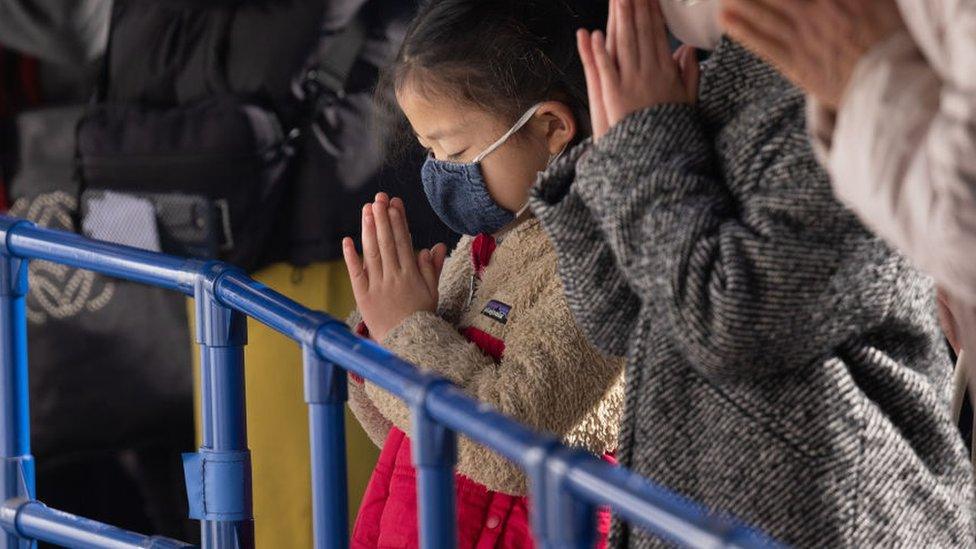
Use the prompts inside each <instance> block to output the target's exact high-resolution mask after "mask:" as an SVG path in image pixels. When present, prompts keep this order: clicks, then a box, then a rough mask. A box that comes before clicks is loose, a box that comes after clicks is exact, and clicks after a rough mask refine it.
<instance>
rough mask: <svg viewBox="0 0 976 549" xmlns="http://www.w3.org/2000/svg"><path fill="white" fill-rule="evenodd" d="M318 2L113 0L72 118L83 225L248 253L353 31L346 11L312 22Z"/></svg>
mask: <svg viewBox="0 0 976 549" xmlns="http://www.w3.org/2000/svg"><path fill="white" fill-rule="evenodd" d="M362 3H363V2H362V1H360V2H359V4H362ZM352 4H355V3H354V2H353V3H352ZM325 5H326V3H325V2H324V1H323V0H281V1H276V2H267V1H228V0H224V1H219V0H209V1H203V0H197V1H195V2H186V1H178V0H153V1H148V0H117V2H116V4H115V6H114V8H113V19H112V30H111V34H110V38H109V49H108V54H107V55H106V60H105V68H104V77H103V79H102V83H101V85H100V90H99V92H98V95H97V97H96V101H95V102H94V103H93V104H92V105H91V106H90V107H89V108H88V111H87V113H86V114H85V116H84V117H83V119H82V120H81V122H80V123H79V125H78V140H77V141H78V154H77V157H78V158H77V160H78V172H79V176H80V181H81V200H80V203H81V217H82V223H81V225H82V228H83V230H84V232H85V233H86V234H87V235H89V236H91V237H94V238H98V239H101V240H108V241H112V242H118V243H122V244H129V245H133V246H137V247H141V248H146V249H153V250H158V251H163V252H167V253H172V254H176V255H182V256H193V257H198V258H220V259H224V260H226V261H229V262H231V263H234V264H236V265H238V266H241V267H244V268H246V269H249V270H253V269H256V268H258V267H260V266H262V263H263V261H264V258H265V257H266V256H267V255H268V254H267V253H266V248H267V246H268V243H269V238H270V236H271V235H272V231H273V230H274V227H275V225H276V223H279V222H280V220H279V215H280V212H281V210H282V209H283V201H284V200H286V199H285V197H286V196H287V195H288V192H289V191H288V186H289V181H290V180H291V173H292V171H293V164H294V162H293V159H294V157H295V156H296V151H297V150H300V149H301V144H300V142H301V140H302V139H303V138H304V137H305V134H307V133H309V131H310V128H311V122H312V119H313V118H314V116H315V114H316V113H317V112H320V111H321V110H322V104H323V103H327V102H331V101H336V100H338V99H341V98H342V95H343V93H344V89H345V85H346V82H347V79H348V78H349V75H350V72H351V70H352V67H353V65H354V62H355V59H356V57H357V55H358V53H359V51H360V49H361V48H362V46H363V43H364V41H365V37H366V29H365V24H364V23H363V21H362V19H361V17H357V16H351V17H350V18H349V20H348V22H346V23H345V24H343V25H342V27H341V28H334V29H327V28H324V27H323V18H324V15H325ZM350 15H352V14H350Z"/></svg>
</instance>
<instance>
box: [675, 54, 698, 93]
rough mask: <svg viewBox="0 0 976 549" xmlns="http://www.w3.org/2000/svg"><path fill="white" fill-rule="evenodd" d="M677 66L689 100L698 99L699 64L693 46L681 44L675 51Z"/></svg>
mask: <svg viewBox="0 0 976 549" xmlns="http://www.w3.org/2000/svg"><path fill="white" fill-rule="evenodd" d="M676 55H677V57H678V66H679V67H680V68H681V80H682V81H683V82H684V84H685V91H686V92H687V93H688V99H689V100H690V101H691V102H697V101H698V83H699V81H700V80H701V66H700V65H699V64H698V56H697V55H696V53H695V48H693V47H691V46H681V47H680V48H678V51H677V53H676Z"/></svg>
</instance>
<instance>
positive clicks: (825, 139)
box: [809, 0, 976, 303]
mask: <svg viewBox="0 0 976 549" xmlns="http://www.w3.org/2000/svg"><path fill="white" fill-rule="evenodd" d="M929 2H931V4H930V3H929ZM915 4H918V5H917V6H914V5H913V4H912V3H911V2H902V10H903V12H905V14H904V15H905V19H906V22H908V23H909V25H910V26H911V27H912V34H909V33H908V32H905V33H902V34H900V35H898V36H895V37H893V38H891V39H889V40H888V41H886V42H885V43H883V44H881V45H880V46H878V47H876V48H875V49H874V50H872V51H871V52H869V53H868V54H867V55H866V56H865V58H864V59H862V61H861V62H860V63H859V65H858V67H857V69H856V71H855V73H854V76H853V78H852V81H851V84H850V87H849V88H848V91H847V93H846V95H845V97H844V102H843V105H842V107H841V110H840V112H838V113H836V115H835V116H834V115H833V114H832V113H829V112H825V111H824V110H823V109H821V108H819V107H818V106H817V105H816V104H812V105H811V109H810V111H811V113H810V120H809V122H810V127H811V128H810V129H811V134H812V136H813V140H814V145H815V147H816V148H818V150H819V152H821V154H822V158H824V159H825V160H826V163H827V165H828V167H829V169H830V171H831V173H832V175H833V180H834V183H833V184H834V189H835V191H836V194H837V196H838V197H839V198H840V199H841V200H842V201H843V202H844V203H845V204H847V205H848V206H849V207H850V208H852V209H853V210H854V211H855V212H857V213H858V214H859V216H860V217H861V219H862V220H863V221H864V222H865V223H866V224H867V225H868V226H869V227H870V228H871V229H872V230H874V231H875V232H876V233H878V234H879V235H880V236H882V237H883V238H885V239H886V240H887V241H888V242H890V243H891V244H893V245H894V246H896V247H898V248H900V249H901V250H902V251H903V252H905V253H906V255H908V256H909V257H910V258H912V259H913V260H914V261H915V262H916V263H917V264H918V265H919V266H921V267H922V268H924V269H926V270H927V271H928V272H929V273H931V274H932V275H933V276H935V277H936V279H937V280H938V281H939V282H940V283H941V284H942V285H943V286H945V287H946V288H947V289H948V290H949V291H950V292H951V293H953V294H955V295H957V296H959V297H960V298H963V299H965V300H966V301H968V302H970V303H976V261H972V259H971V257H970V256H971V250H973V249H974V248H976V55H974V52H976V2H972V1H969V0H966V1H963V0H926V2H915ZM940 21H945V22H947V23H942V22H940Z"/></svg>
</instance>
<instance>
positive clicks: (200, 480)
mask: <svg viewBox="0 0 976 549" xmlns="http://www.w3.org/2000/svg"><path fill="white" fill-rule="evenodd" d="M31 259H43V260H47V261H52V262H56V263H61V264H65V265H69V266H73V267H77V268H82V269H89V270H92V271H95V272H98V273H101V274H104V275H108V276H114V277H118V278H123V279H126V280H131V281H135V282H140V283H144V284H150V285H153V286H158V287H161V288H167V289H170V290H174V291H179V292H182V293H184V294H186V295H189V296H192V297H193V298H194V299H195V303H196V317H197V334H196V338H197V342H198V343H199V344H200V349H201V356H202V368H201V389H202V390H201V401H202V402H201V408H202V415H203V445H202V446H201V448H200V449H199V451H198V452H197V453H194V454H186V455H184V465H185V469H186V477H187V495H188V499H189V502H190V514H191V517H192V518H196V519H199V520H200V521H201V539H202V545H203V547H206V548H215V547H219V548H236V547H244V548H248V547H253V544H254V541H253V540H254V537H253V519H252V515H251V489H250V478H251V477H250V454H249V452H248V449H247V426H246V421H245V407H244V394H245V392H244V371H243V369H244V360H243V346H244V344H245V340H246V334H247V329H246V322H247V318H248V317H251V318H254V319H255V320H257V321H259V322H261V323H263V324H266V325H268V326H269V327H271V328H273V329H274V330H277V331H278V332H281V333H282V334H284V335H286V336H288V337H290V338H291V339H293V340H295V341H296V342H297V343H298V344H300V345H301V346H302V349H303V356H304V383H305V400H306V402H307V403H308V406H309V429H310V431H311V463H312V492H313V494H312V496H313V497H312V501H313V530H314V539H315V546H316V547H317V548H324V547H328V548H333V547H336V548H338V547H346V546H347V545H348V530H347V516H348V509H347V505H346V463H345V432H344V424H343V417H344V416H343V414H344V409H345V401H346V375H345V372H346V371H350V372H353V373H355V374H358V375H360V376H362V377H363V378H365V379H367V380H369V381H371V382H373V383H375V384H377V385H379V386H380V387H382V388H383V389H386V390H387V391H389V392H390V393H392V394H394V395H396V396H398V397H399V398H401V399H403V400H404V401H405V402H406V403H407V404H408V405H409V406H410V408H411V410H412V417H413V436H412V441H413V458H414V464H415V466H416V467H417V469H418V497H419V513H420V526H421V534H420V535H421V540H420V541H421V546H422V547H424V548H426V549H433V548H437V549H440V548H446V547H453V546H454V545H455V543H456V537H455V536H456V531H455V512H454V474H453V467H454V464H455V460H456V449H457V438H456V437H457V434H462V435H464V436H466V437H468V438H470V439H471V440H473V441H475V442H477V443H480V444H483V445H485V446H487V447H489V448H491V449H492V450H494V451H496V452H498V453H499V454H501V455H503V456H505V457H507V458H508V459H510V460H512V461H513V462H514V463H516V464H517V465H519V466H520V467H521V468H523V469H524V470H525V471H526V473H527V474H528V477H529V479H530V488H531V496H532V498H533V499H532V502H533V503H532V524H533V531H534V534H535V536H536V540H537V544H538V546H539V547H542V548H549V547H560V548H562V547H579V548H582V547H592V544H593V540H594V539H595V535H596V530H595V521H594V513H595V510H596V509H597V508H598V507H599V506H609V507H610V508H611V509H612V511H613V512H614V513H615V514H616V516H618V517H621V518H622V519H624V520H626V521H628V522H630V523H632V524H634V525H636V526H638V527H640V528H643V529H646V530H647V531H649V532H652V533H654V534H656V535H659V536H661V537H662V538H665V539H667V540H670V541H672V542H675V543H678V544H683V545H687V546H693V547H759V546H762V547H768V546H774V545H776V544H775V542H774V541H773V540H771V539H769V538H767V537H766V536H764V535H763V534H762V533H760V532H758V531H756V530H754V529H752V528H749V527H747V526H745V525H742V524H740V523H738V522H736V521H734V520H732V519H730V518H727V517H720V516H717V515H714V514H711V513H709V512H708V511H707V510H705V509H703V508H702V507H700V506H698V505H697V504H695V503H694V502H691V501H689V500H687V499H685V498H683V497H681V496H678V495H676V494H674V493H672V492H669V491H668V490H666V489H664V488H662V487H660V486H657V485H655V484H653V483H651V482H649V481H648V480H646V479H644V478H642V477H640V476H638V475H636V474H634V473H632V472H630V471H628V470H626V469H624V468H620V467H613V466H611V465H608V464H606V463H604V462H603V461H601V460H600V459H598V458H597V457H595V456H592V455H590V454H588V453H586V452H584V451H581V450H576V449H571V448H568V447H566V446H563V445H561V444H560V443H559V441H558V440H557V439H555V438H553V437H551V436H546V435H541V434H539V433H536V432H533V431H531V430H529V429H528V428H526V427H524V426H523V425H521V424H519V423H517V422H515V421H514V420H512V419H510V418H508V417H505V416H502V415H501V414H499V413H497V412H495V411H493V410H492V409H491V408H489V407H486V406H484V405H483V404H481V403H479V402H477V401H475V400H473V399H471V398H470V397H468V396H467V395H465V394H464V393H462V392H461V391H460V390H459V389H458V388H457V387H455V386H454V385H452V384H451V383H449V382H448V381H446V380H444V379H442V378H438V377H435V376H432V375H429V374H426V373H423V372H420V371H419V370H417V369H416V368H414V367H413V366H412V365H410V364H408V363H406V362H404V361H402V360H400V359H399V358H397V357H396V356H394V355H392V354H390V353H389V352H388V351H386V350H384V349H383V348H381V347H379V346H378V345H375V344H373V343H372V342H370V341H367V340H364V339H361V338H359V337H357V336H355V335H354V334H352V333H351V332H350V331H349V330H348V329H347V328H346V326H345V325H344V324H343V323H341V322H339V321H338V320H336V319H334V318H331V317H329V316H328V315H325V314H324V313H320V312H315V311H311V310H309V309H306V308H305V307H302V306H301V305H299V304H297V303H295V302H293V301H291V300H289V299H287V298H285V297H283V296H281V295H280V294H278V293H277V292H275V291H273V290H271V289H269V288H267V287H265V286H264V285H262V284H260V283H258V282H255V281H254V280H251V279H250V278H248V277H247V276H246V275H245V274H244V273H243V272H241V271H239V270H237V269H235V268H233V267H230V266H228V265H226V264H223V263H220V262H202V261H197V260H186V259H179V258H175V257H172V256H167V255H162V254H156V253H151V252H146V251H142V250H136V249H132V248H128V247H124V246H118V245H114V244H108V243H104V242H97V241H92V240H88V239H85V238H83V237H80V236H78V235H74V234H69V233H63V232H57V231H50V230H46V229H40V228H37V227H35V226H33V225H32V224H31V223H29V222H26V221H21V220H17V219H12V218H8V217H2V216H0V337H2V340H0V459H2V460H3V465H4V470H3V474H2V475H0V497H2V501H3V502H2V504H0V527H2V529H3V531H2V532H0V549H4V548H13V547H30V546H31V545H32V544H33V543H34V542H33V541H32V540H40V541H47V542H51V543H57V544H61V545H67V546H72V547H113V548H115V547H118V548H131V547H160V548H163V547H166V548H168V547H183V546H185V544H183V543H181V542H178V541H174V540H169V539H165V538H158V537H157V538H153V537H148V536H143V535H140V534H135V533H132V532H126V531H123V530H120V529H117V528H113V527H111V526H107V525H104V524H100V523H97V522H94V521H90V520H87V519H83V518H80V517H76V516H73V515H70V514H67V513H63V512H60V511H55V510H52V509H49V508H47V507H46V506H44V505H43V504H42V503H40V502H37V501H35V500H34V499H33V496H34V465H33V459H32V457H31V455H30V434H29V433H30V425H29V416H28V401H27V351H26V349H27V330H26V309H25V298H26V295H27V289H28V288H27V264H28V261H29V260H31Z"/></svg>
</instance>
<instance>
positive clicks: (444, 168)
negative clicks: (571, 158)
mask: <svg viewBox="0 0 976 549" xmlns="http://www.w3.org/2000/svg"><path fill="white" fill-rule="evenodd" d="M541 106H542V104H541V103H539V104H537V105H533V106H532V108H530V109H529V110H528V111H526V112H525V114H523V115H522V118H519V120H518V122H516V123H515V125H514V126H512V129H510V130H508V131H507V132H505V135H503V136H501V138H500V139H499V140H498V141H495V142H494V143H492V144H491V146H489V147H488V148H487V149H485V150H484V151H483V152H482V153H481V154H479V155H478V156H476V157H475V159H474V161H472V162H469V163H460V162H446V161H444V160H437V159H436V158H434V155H432V154H431V155H428V156H427V161H426V162H424V167H423V168H422V169H421V171H420V176H421V179H422V180H423V182H424V192H425V193H426V194H427V200H429V201H430V205H431V207H432V208H433V209H434V213H436V214H437V217H440V218H441V221H443V222H444V224H445V225H447V226H448V227H450V228H451V230H453V231H454V232H457V233H460V234H467V235H478V234H481V233H487V234H494V233H496V232H498V231H499V230H501V229H502V228H503V227H505V225H508V224H509V223H511V222H512V221H514V220H515V217H516V215H518V213H521V211H520V212H517V213H514V212H510V211H508V210H506V209H505V208H502V207H501V206H499V205H498V203H497V202H495V201H494V200H493V199H492V198H491V195H489V194H488V187H487V186H486V185H485V177H484V174H482V172H481V161H482V160H484V159H485V157H487V156H488V155H489V154H491V153H493V152H495V150H496V149H498V147H501V146H502V145H504V144H505V142H506V141H508V139H509V138H510V137H512V135H514V134H515V132H517V131H519V130H520V129H522V127H523V126H525V124H527V123H528V122H529V120H530V119H531V118H532V115H534V114H535V113H536V111H538V110H539V107H541ZM557 156H558V155H557ZM550 162H551V160H550ZM522 209H523V210H524V209H525V208H524V207H523V208H522Z"/></svg>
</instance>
